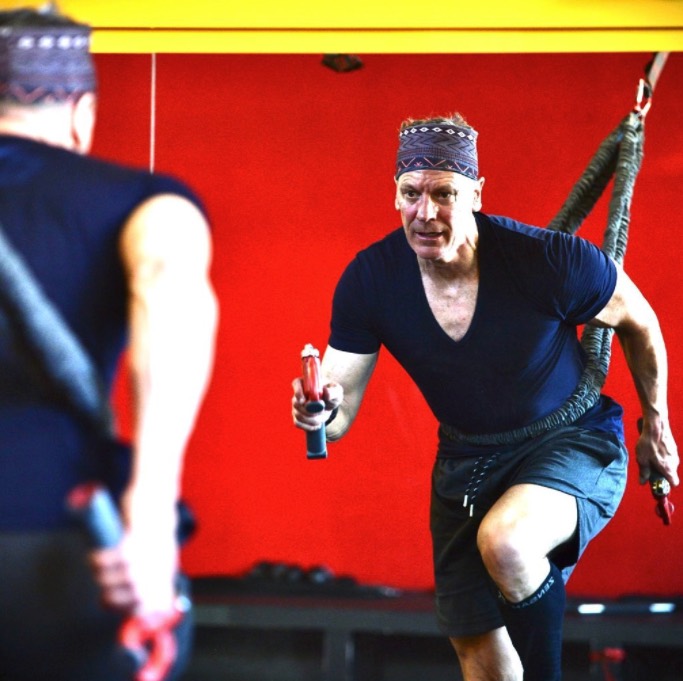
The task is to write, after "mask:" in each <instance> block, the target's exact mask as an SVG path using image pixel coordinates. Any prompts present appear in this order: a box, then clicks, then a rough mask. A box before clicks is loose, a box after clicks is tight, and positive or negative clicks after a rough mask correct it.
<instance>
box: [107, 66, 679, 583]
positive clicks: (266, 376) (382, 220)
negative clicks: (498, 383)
mask: <svg viewBox="0 0 683 681" xmlns="http://www.w3.org/2000/svg"><path fill="white" fill-rule="evenodd" d="M649 57H650V55H648V54H577V55H571V54H570V55H559V54H558V55H443V56H441V55H416V56H411V55H367V56H364V57H363V61H364V67H363V68H362V69H361V70H359V71H355V72H352V73H348V74H338V73H335V72H332V71H331V70H329V69H327V68H325V67H323V66H322V65H321V63H320V56H317V55H291V56H290V55H159V56H158V57H157V59H158V74H157V87H158V91H157V100H156V112H157V119H156V167H157V169H158V170H163V171H168V172H171V173H174V174H176V175H178V176H180V177H182V178H184V179H186V180H188V181H189V182H190V183H191V184H192V185H193V186H194V187H195V188H196V190H197V191H198V192H199V193H200V195H201V196H202V197H203V199H204V200H205V202H206V205H207V208H208V211H209V214H210V217H211V220H212V222H213V227H214V238H215V261H214V266H213V278H214V281H215V285H216V288H217V291H218V295H219V298H220V303H221V328H220V334H219V339H218V354H217V360H216V367H215V372H214V376H213V381H212V384H211V387H210V391H209V394H208V396H207V400H206V403H205V406H204V408H203V410H202V413H201V416H200V419H199V421H198V424H197V428H196V432H195V434H194V437H193V439H192V442H191V446H190V448H189V452H188V456H187V464H186V472H185V496H186V498H187V499H188V500H189V501H190V503H191V504H192V506H193V507H194V509H195V511H196V512H197V514H198V516H199V520H200V531H199V533H198V535H197V536H196V538H195V539H194V540H193V541H192V542H191V544H190V545H189V546H188V547H187V548H186V549H185V552H184V564H185V567H186V568H187V569H188V570H189V572H190V573H191V574H194V575H200V574H239V573H242V572H244V571H246V570H248V569H249V568H250V567H251V566H252V565H253V564H254V563H255V562H257V561H259V560H282V561H288V562H296V563H299V564H300V565H302V566H304V567H307V566H310V565H312V564H316V563H324V564H326V565H328V566H329V567H330V568H331V569H332V570H334V571H335V572H336V573H337V574H352V575H354V576H355V577H357V578H358V579H359V580H362V581H364V582H369V583H383V584H388V585H393V586H399V587H410V588H429V587H430V586H431V584H432V577H431V553H430V542H429V533H428V498H429V477H430V467H431V462H432V459H433V456H434V449H435V440H436V423H435V422H434V420H433V417H432V416H431V414H430V413H429V411H428V410H427V408H426V406H425V405H424V403H423V400H422V398H421V396H420V395H419V394H418V393H417V391H416V389H415V388H414V387H413V386H412V384H411V383H410V381H409V380H408V378H407V377H406V375H405V374H404V372H403V371H402V370H401V369H400V367H398V366H397V364H396V363H395V362H394V361H393V359H392V358H391V357H390V356H389V355H388V353H386V352H383V353H382V357H381V359H380V362H379V365H378V368H377V370H376V373H375V376H374V377H373V380H372V382H371V385H370V387H369V389H368V392H367V395H366V398H365V402H364V404H363V407H362V409H361V412H360V415H359V417H358V419H357V421H356V423H355V424H354V426H353V428H352V430H351V432H350V433H349V434H348V435H347V437H346V438H345V439H344V440H343V441H342V442H340V443H338V444H334V445H331V446H330V447H329V459H328V460H326V461H316V462H311V461H307V460H306V458H305V444H304V435H303V433H302V432H300V431H297V430H295V429H294V428H293V426H292V425H291V421H290V415H289V400H290V382H291V380H292V378H293V377H294V376H296V375H297V374H298V372H299V371H300V357H299V355H300V352H301V349H302V348H303V346H304V344H305V343H307V342H311V343H313V344H314V345H317V346H318V347H320V348H321V349H323V348H324V346H325V344H326V340H327V332H328V319H329V311H330V302H331V296H332V292H333V289H334V285H335V283H336V280H337V278H338V276H339V275H340V273H341V271H342V269H343V268H344V266H345V265H346V263H347V262H348V261H349V260H350V259H351V258H352V257H353V255H354V254H355V252H356V251H357V250H359V249H360V248H362V247H364V246H365V245H367V244H369V243H370V242H372V241H373V240H375V239H377V238H379V237H381V236H383V235H384V234H385V233H386V232H388V231H389V230H391V229H393V228H394V227H396V226H398V225H399V221H398V215H397V214H396V212H395V210H394V208H393V203H394V201H393V198H394V193H393V181H392V169H393V163H394V154H395V145H396V134H397V130H398V126H399V124H400V122H401V120H402V119H403V118H405V117H408V116H413V117H415V116H424V115H430V114H439V113H444V112H449V111H453V110H459V111H461V112H462V113H463V114H464V115H465V116H466V117H467V118H468V120H469V121H470V122H471V124H472V125H474V126H475V127H476V128H477V129H478V130H479V131H480V145H479V153H480V170H481V172H482V174H483V175H485V176H486V178H487V183H486V188H485V191H484V209H485V210H486V211H488V212H491V213H500V214H507V215H510V216H512V217H515V218H517V219H520V220H523V221H527V222H530V223H532V224H540V225H543V224H546V223H547V222H548V220H549V219H550V218H551V217H552V216H553V215H554V213H555V212H556V210H557V209H558V208H559V207H560V205H561V204H562V202H563V200H564V198H565V197H566V195H567V193H568V192H569V190H570V188H571V186H572V184H573V182H574V181H575V180H576V179H577V178H578V177H579V175H580V174H581V172H582V171H583V169H584V167H585V165H586V163H587V162H588V160H589V158H590V157H591V155H592V154H593V153H594V151H595V150H596V149H597V146H598V145H599V143H600V142H601V141H602V140H603V139H604V138H605V137H606V136H607V134H608V133H609V132H610V131H611V130H612V129H613V128H614V127H615V126H616V125H617V123H618V122H619V120H620V119H621V118H622V117H623V116H624V115H625V114H626V113H627V112H628V110H629V109H630V107H631V106H632V104H633V102H634V98H635V91H636V85H637V82H638V78H639V77H640V76H641V74H642V71H643V67H644V65H645V63H646V62H647V61H648V59H649ZM97 64H98V67H99V71H100V78H101V111H100V119H99V125H98V128H97V131H96V147H95V152H96V153H98V154H100V155H103V156H106V157H109V158H114V159H117V160H122V161H126V162H130V163H135V164H138V165H143V166H144V165H147V163H148V157H149V110H150V99H149V93H150V57H149V55H98V57H97ZM681 83H683V56H682V55H680V54H674V55H672V57H671V58H670V59H669V63H668V64H667V66H666V68H665V70H664V73H663V75H662V77H661V79H660V81H659V84H658V88H657V92H656V93H655V98H654V103H653V108H652V110H651V112H650V113H649V115H648V118H647V130H646V144H645V162H644V167H643V170H642V172H641V175H640V177H639V180H638V184H637V186H636V191H635V197H634V202H633V211H632V212H633V219H632V227H631V238H630V244H629V251H628V253H627V257H626V267H627V270H628V271H629V272H630V274H631V275H632V277H633V278H634V279H635V280H636V281H637V282H638V284H639V285H640V287H641V288H642V290H643V291H644V293H645V294H646V295H647V296H648V297H649V299H650V300H651V302H652V303H653V305H654V307H655V308H656V310H657V312H658V313H659V316H660V320H661V324H662V327H663V330H664V333H665V337H666V339H667V342H668V346H669V352H670V359H671V367H670V374H671V375H670V407H671V411H672V421H673V426H674V432H676V433H677V434H678V436H679V439H683V434H682V431H681V430H680V424H681V412H680V408H679V405H680V404H681V398H682V395H681V393H682V391H683V373H682V372H681V369H680V366H681V362H680V361H679V357H680V354H681V350H682V345H683V338H682V330H683V329H682V325H681V323H680V318H679V314H680V309H681V307H683V295H682V294H681V273H680V272H681V269H680V264H681V245H680V244H681V236H680V229H681V226H680V224H679V222H680V217H679V211H678V207H679V201H680V197H681V191H682V189H683V127H682V126H681V124H680V121H681V111H682V110H683V89H682V88H681ZM605 205H606V204H605V202H604V201H603V202H602V203H601V204H600V206H599V207H598V208H597V209H596V210H595V211H594V213H593V214H592V215H591V217H590V218H589V220H588V222H587V223H586V224H585V225H584V227H583V228H582V230H581V232H580V234H581V235H582V236H585V237H587V238H590V239H591V240H593V241H595V242H599V241H600V238H601V230H602V229H603V225H604V218H605V214H606V207H605ZM615 347H616V346H615ZM180 359H181V358H179V360H180ZM607 392H609V393H610V394H612V395H613V396H615V397H616V398H617V399H619V400H620V401H621V402H622V404H624V406H625V410H626V426H627V429H628V443H629V446H630V447H632V446H633V444H634V441H635V433H636V427H635V421H636V418H637V417H638V416H639V410H638V405H637V400H636V398H635V392H634V390H633V388H632V385H631V383H630V378H629V376H628V372H627V370H626V369H625V363H624V360H623V357H622V354H621V351H620V349H615V351H614V356H613V360H612V370H611V374H610V377H609V380H608V386H607ZM121 395H122V390H121V386H119V388H118V390H117V400H118V401H119V403H120V404H121V406H122V410H124V407H125V404H124V400H123V398H122V397H121ZM124 411H125V410H124ZM123 427H124V430H125V428H126V427H127V426H126V421H125V416H124V421H123ZM630 476H631V477H630V481H629V486H628V490H627V493H626V497H625V500H624V502H623V503H622V506H621V508H620V509H619V511H618V514H617V517H616V518H615V519H614V521H613V522H612V523H611V524H610V525H609V526H608V528H607V529H606V530H605V531H604V532H603V533H602V534H601V535H600V536H599V537H598V538H597V539H596V540H595V541H594V542H593V544H592V545H591V546H590V547H589V549H588V551H587V553H586V555H585V557H584V559H583V561H582V563H581V564H580V566H579V567H578V568H577V570H576V571H575V573H574V576H573V578H572V580H571V582H570V591H571V592H573V593H580V594H599V595H604V596H617V595H620V594H624V593H634V592H640V593H657V594H667V593H679V594H680V593H682V592H683V571H681V569H680V565H681V561H682V560H683V539H682V537H683V533H682V532H681V528H683V511H682V512H681V513H682V514H681V516H680V518H678V519H677V518H676V516H674V520H673V525H672V526H671V527H667V528H665V527H664V526H663V525H662V523H661V521H660V520H659V519H657V518H656V516H655V514H654V502H653V500H652V499H651V497H650V494H649V491H647V490H646V489H644V488H640V487H639V486H638V484H637V469H636V466H635V462H632V464H631V468H630ZM673 497H674V501H676V497H680V501H679V505H680V506H681V508H683V490H681V491H675V492H674V494H673Z"/></svg>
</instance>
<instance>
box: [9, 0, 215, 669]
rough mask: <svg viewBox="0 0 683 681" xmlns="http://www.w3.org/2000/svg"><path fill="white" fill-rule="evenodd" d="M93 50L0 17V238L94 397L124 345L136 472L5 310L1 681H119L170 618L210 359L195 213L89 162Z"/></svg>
mask: <svg viewBox="0 0 683 681" xmlns="http://www.w3.org/2000/svg"><path fill="white" fill-rule="evenodd" d="M89 35H90V29H89V28H88V27H87V26H84V25H81V24H78V23H75V22H73V21H71V20H69V19H68V18H66V17H63V16H61V15H59V14H57V13H54V12H49V11H48V12H45V13H42V12H36V11H34V10H15V11H9V12H0V224H1V227H0V228H1V229H2V232H3V235H4V240H6V241H7V242H8V243H9V244H11V246H12V248H13V249H14V251H15V252H16V253H17V254H18V255H19V256H20V258H21V261H23V263H24V264H25V265H26V267H27V269H28V270H29V271H30V272H31V274H32V277H33V279H35V281H36V282H37V283H38V286H39V287H40V289H41V290H42V291H43V293H44V294H45V295H46V297H47V298H48V299H49V300H50V302H51V304H52V305H53V306H54V308H55V309H56V310H57V312H58V313H59V315H60V317H61V318H62V319H63V320H64V322H65V323H66V325H67V326H68V327H69V328H70V329H71V331H72V333H73V335H74V336H75V337H76V338H77V339H78V341H80V345H82V346H83V348H84V349H85V350H86V352H87V355H88V356H89V357H90V358H91V360H92V363H93V365H94V367H95V368H96V370H97V373H98V375H99V379H100V381H101V383H102V386H103V389H104V390H103V392H104V393H105V394H106V395H108V394H109V391H110V389H111V386H112V382H113V379H114V375H115V371H116V368H117V366H118V363H119V360H120V358H121V355H122V352H123V350H124V347H125V346H126V343H128V355H127V357H128V360H129V361H128V368H129V370H130V371H129V376H130V385H131V387H132V391H133V396H132V398H131V403H132V411H133V420H134V435H133V442H132V457H131V460H130V463H129V465H126V463H125V461H122V465H121V466H118V465H117V463H116V462H117V461H118V460H119V457H118V455H117V454H115V453H116V452H119V451H122V450H123V449H124V448H123V447H121V448H119V447H117V446H116V444H115V443H113V442H110V441H108V440H106V438H105V437H104V435H103V433H102V432H99V431H98V430H97V429H96V428H94V427H91V425H90V424H89V423H88V422H87V420H86V419H84V418H83V414H81V413H79V411H78V410H76V409H73V408H72V406H73V405H72V404H71V403H70V401H69V399H66V398H65V395H64V394H62V392H61V391H59V390H55V388H54V385H52V383H51V382H50V381H49V380H46V375H49V374H50V371H45V367H40V366H37V363H36V361H35V357H34V356H33V355H32V354H31V349H32V348H33V347H34V345H32V344H31V343H24V342H23V341H24V336H23V334H22V329H21V326H18V327H17V326H15V325H13V324H11V323H10V319H11V317H12V315H11V314H10V313H9V312H8V310H7V309H5V307H4V306H3V307H1V308H0V327H1V328H2V334H0V374H1V375H2V381H1V382H0V470H1V471H2V472H1V473H0V555H1V556H2V558H1V559H0V678H2V679H3V680H4V679H10V680H11V681H40V680H42V679H50V681H56V680H62V681H79V680H82V681H94V680H95V679H97V681H122V680H123V679H128V678H130V671H131V669H130V664H129V663H128V664H126V662H125V661H124V660H122V656H121V655H120V649H119V646H118V640H117V629H118V627H119V625H120V623H121V621H122V619H123V617H124V616H128V615H131V614H133V615H135V616H136V617H138V618H140V620H142V621H145V622H146V623H147V624H148V625H154V624H155V623H157V622H160V621H165V620H166V619H168V618H169V614H170V613H172V612H174V609H175V605H176V578H177V572H178V545H177V541H176V528H177V524H178V523H177V521H178V518H177V513H176V504H177V501H178V496H179V493H180V478H181V473H182V464H183V456H184V450H185V446H186V444H187V440H188V438H189V436H190V433H191V431H192V428H193V426H194V421H195V416H196V413H197V410H198V408H199V406H200V404H201V400H202V397H203V394H204V390H205V387H206V383H207V381H208V378H209V374H210V368H211V362H212V357H213V338H214V329H215V323H216V301H215V296H214V293H213V291H212V287H211V284H210V281H209V277H208V268H209V262H210V256H211V241H210V233H209V228H208V222H207V219H206V216H205V214H204V211H203V209H202V206H201V203H200V202H199V201H198V200H197V198H196V197H195V196H194V195H193V193H192V192H191V191H190V190H189V189H188V188H187V187H186V186H185V185H184V184H182V183H181V182H179V181H177V180H175V179H173V178H170V177H167V176H161V175H155V174H151V173H149V172H147V171H145V170H137V169H131V168H125V167H123V166H120V165H117V164H113V163H105V162H103V161H100V160H97V159H95V158H93V157H91V156H88V155H87V152H88V151H89V149H90V145H91V138H92V132H93V125H94V119H95V104H96V82H95V73H94V68H93V64H92V60H91V57H90V54H89V49H88V46H89ZM3 300H4V298H3ZM32 340H33V341H36V342H38V343H40V341H41V338H33V339H32ZM105 440H106V441H105ZM116 468H119V473H117V474H114V470H115V469H116ZM126 469H127V470H126ZM90 480H99V481H101V482H102V483H104V484H107V485H108V486H110V488H111V490H112V492H113V493H118V495H119V496H120V511H121V516H122V520H123V524H124V536H123V540H122V541H121V543H120V545H119V546H117V547H116V548H112V549H105V550H99V551H94V552H92V553H91V554H90V555H89V558H90V562H91V565H90V568H89V567H88V563H87V561H86V558H87V557H88V553H87V547H86V544H85V542H84V540H83V538H82V537H81V535H80V533H79V530H78V528H76V527H75V526H74V523H73V521H72V520H71V519H70V518H69V516H68V514H67V511H66V498H67V495H68V494H69V492H70V491H71V489H73V488H74V487H75V486H77V485H80V484H82V483H85V482H88V481H90ZM100 600H102V601H103V603H104V605H105V606H106V607H102V603H100ZM186 622H187V624H188V625H189V620H186ZM183 630H184V631H186V630H187V627H186V626H185V625H183Z"/></svg>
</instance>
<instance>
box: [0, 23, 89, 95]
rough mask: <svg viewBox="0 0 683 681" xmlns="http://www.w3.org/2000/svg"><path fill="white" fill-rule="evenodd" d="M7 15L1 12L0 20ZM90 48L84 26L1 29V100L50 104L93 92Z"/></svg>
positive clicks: (37, 26)
mask: <svg viewBox="0 0 683 681" xmlns="http://www.w3.org/2000/svg"><path fill="white" fill-rule="evenodd" d="M7 14H10V13H4V12H0V19H2V18H4V17H3V15H7ZM89 48H90V27H89V26H86V25H64V26H39V25H33V26H27V25H9V26H8V25H4V26H0V99H4V100H9V101H13V102H17V103H19V104H36V103H50V102H63V101H66V100H68V99H69V98H71V97H73V96H74V95H78V94H82V93H84V92H94V91H95V89H96V79H95V68H94V66H93V62H92V58H91V56H90V49H89Z"/></svg>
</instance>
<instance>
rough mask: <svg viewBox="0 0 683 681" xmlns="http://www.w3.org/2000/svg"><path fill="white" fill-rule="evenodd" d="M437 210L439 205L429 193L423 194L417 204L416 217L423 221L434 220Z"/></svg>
mask: <svg viewBox="0 0 683 681" xmlns="http://www.w3.org/2000/svg"><path fill="white" fill-rule="evenodd" d="M438 212H439V207H438V206H437V205H436V203H435V201H434V200H433V199H432V197H431V196H429V194H423V195H422V196H421V197H420V201H419V203H418V206H417V218H418V220H422V221H423V222H428V221H429V220H434V219H435V218H436V214H437V213H438Z"/></svg>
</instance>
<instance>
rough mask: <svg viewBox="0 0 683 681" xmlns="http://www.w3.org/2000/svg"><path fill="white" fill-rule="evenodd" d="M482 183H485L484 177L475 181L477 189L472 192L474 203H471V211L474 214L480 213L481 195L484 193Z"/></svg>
mask: <svg viewBox="0 0 683 681" xmlns="http://www.w3.org/2000/svg"><path fill="white" fill-rule="evenodd" d="M484 182H486V178H485V177H480V178H479V179H478V180H477V188H476V189H475V190H474V203H473V210H474V211H475V212H478V211H480V210H481V207H482V200H481V195H482V194H483V193H484Z"/></svg>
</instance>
